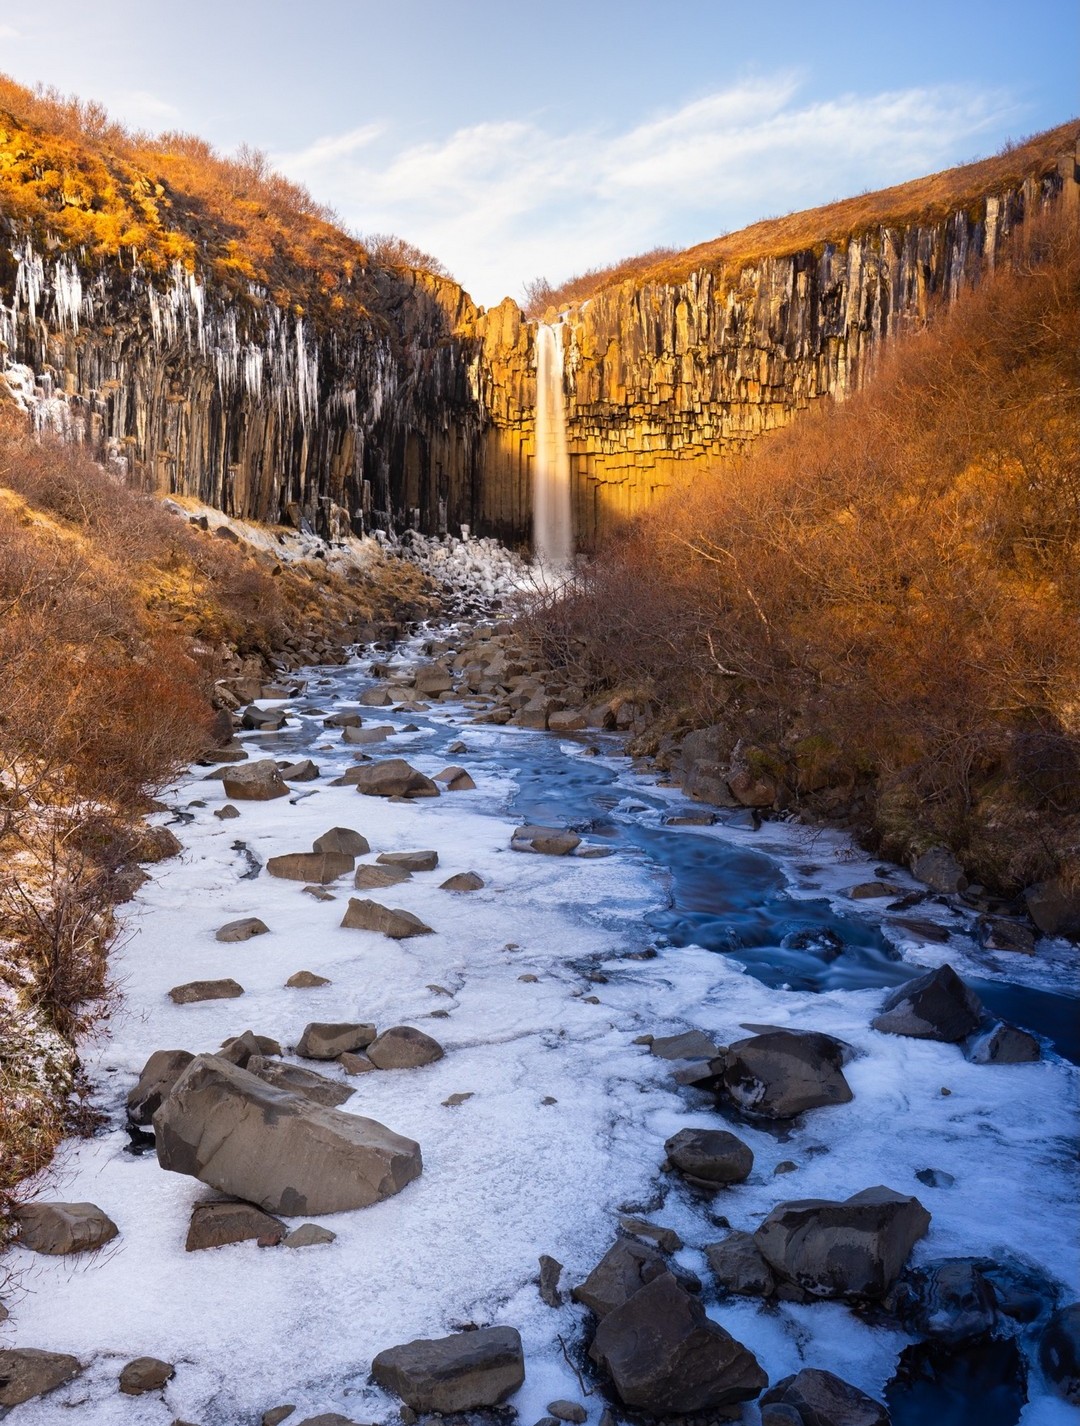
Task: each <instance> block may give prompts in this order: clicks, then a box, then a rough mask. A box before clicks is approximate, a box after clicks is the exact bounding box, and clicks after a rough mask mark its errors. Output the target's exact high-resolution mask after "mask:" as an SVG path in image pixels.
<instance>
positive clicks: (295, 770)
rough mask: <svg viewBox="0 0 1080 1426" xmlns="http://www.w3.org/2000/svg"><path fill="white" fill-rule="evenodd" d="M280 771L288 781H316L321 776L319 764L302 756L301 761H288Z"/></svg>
mask: <svg viewBox="0 0 1080 1426" xmlns="http://www.w3.org/2000/svg"><path fill="white" fill-rule="evenodd" d="M280 772H281V776H282V777H283V778H284V779H285V781H286V782H315V781H316V780H317V778H318V776H319V768H318V764H316V763H313V762H312V761H311V759H310V758H301V759H300V761H299V762H295V763H286V764H285V766H284V767H282V768H281V769H280Z"/></svg>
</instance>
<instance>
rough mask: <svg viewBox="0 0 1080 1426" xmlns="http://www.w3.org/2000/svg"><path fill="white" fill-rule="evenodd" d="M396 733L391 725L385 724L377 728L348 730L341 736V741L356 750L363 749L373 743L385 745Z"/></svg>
mask: <svg viewBox="0 0 1080 1426" xmlns="http://www.w3.org/2000/svg"><path fill="white" fill-rule="evenodd" d="M394 732H395V729H394V728H393V727H392V726H391V725H390V724H389V723H383V724H382V725H381V726H380V727H377V728H346V729H345V731H344V733H343V734H342V735H341V741H342V742H343V743H347V744H348V745H350V746H351V747H354V748H363V747H367V746H369V745H370V744H372V743H385V742H386V740H387V738H389V737H392V736H393V734H394Z"/></svg>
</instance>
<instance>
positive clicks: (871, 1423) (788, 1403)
mask: <svg viewBox="0 0 1080 1426" xmlns="http://www.w3.org/2000/svg"><path fill="white" fill-rule="evenodd" d="M778 1408H780V1409H778ZM761 1426H889V1413H888V1412H887V1411H886V1410H885V1408H884V1406H882V1405H881V1403H880V1402H879V1401H875V1400H874V1398H873V1397H872V1396H867V1395H866V1393H865V1392H864V1391H860V1390H859V1388H858V1387H857V1386H852V1385H851V1384H850V1383H849V1382H846V1381H842V1380H841V1379H840V1377H838V1376H833V1374H832V1372H823V1371H819V1370H817V1369H816V1368H814V1367H804V1368H803V1370H802V1371H801V1372H798V1373H797V1374H796V1375H795V1376H786V1377H784V1379H783V1380H782V1381H778V1382H777V1383H776V1385H775V1386H771V1387H770V1388H769V1390H768V1391H767V1392H766V1393H765V1395H764V1396H763V1397H762V1398H761Z"/></svg>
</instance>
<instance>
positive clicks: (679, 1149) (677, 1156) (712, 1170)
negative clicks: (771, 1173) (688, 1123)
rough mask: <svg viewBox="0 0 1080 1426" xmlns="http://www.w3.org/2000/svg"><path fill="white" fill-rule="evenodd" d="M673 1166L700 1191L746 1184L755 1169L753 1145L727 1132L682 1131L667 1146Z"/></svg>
mask: <svg viewBox="0 0 1080 1426" xmlns="http://www.w3.org/2000/svg"><path fill="white" fill-rule="evenodd" d="M664 1150H665V1152H666V1154H667V1156H668V1159H669V1160H670V1161H671V1163H672V1165H673V1166H674V1167H675V1168H676V1169H677V1170H678V1172H679V1173H680V1174H681V1175H682V1177H683V1178H684V1179H686V1181H687V1182H688V1183H691V1184H693V1185H694V1186H695V1187H696V1188H706V1189H713V1190H715V1189H717V1188H721V1187H723V1186H724V1185H725V1184H732V1183H742V1182H743V1180H744V1179H746V1178H748V1177H749V1176H750V1171H751V1169H752V1168H753V1167H754V1155H753V1153H752V1152H751V1150H750V1148H749V1145H747V1144H744V1143H743V1141H742V1140H741V1139H739V1138H737V1137H736V1136H735V1135H734V1134H729V1133H728V1132H727V1131H726V1130H724V1129H680V1130H679V1132H678V1133H677V1134H674V1135H673V1136H672V1137H671V1138H670V1139H669V1140H668V1141H667V1143H666V1144H665V1145H664Z"/></svg>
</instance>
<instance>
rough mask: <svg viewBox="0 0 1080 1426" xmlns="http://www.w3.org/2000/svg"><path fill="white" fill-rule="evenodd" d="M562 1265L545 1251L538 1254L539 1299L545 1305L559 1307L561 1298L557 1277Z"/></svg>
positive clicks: (559, 1275)
mask: <svg viewBox="0 0 1080 1426" xmlns="http://www.w3.org/2000/svg"><path fill="white" fill-rule="evenodd" d="M562 1270H563V1265H562V1263H560V1262H559V1261H558V1259H557V1258H552V1257H550V1256H549V1255H548V1254H547V1253H541V1254H540V1284H539V1285H540V1301H541V1302H542V1303H544V1305H545V1306H546V1307H561V1306H562V1302H563V1298H562V1293H561V1292H560V1291H559V1279H560V1278H561V1277H562Z"/></svg>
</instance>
